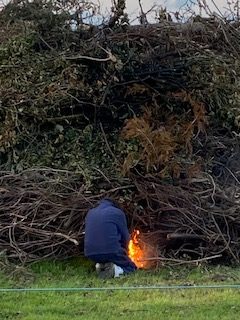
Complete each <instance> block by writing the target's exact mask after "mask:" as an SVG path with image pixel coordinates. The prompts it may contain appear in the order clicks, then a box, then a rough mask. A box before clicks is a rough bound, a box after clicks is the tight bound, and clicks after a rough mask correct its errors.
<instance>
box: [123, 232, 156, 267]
mask: <svg viewBox="0 0 240 320" xmlns="http://www.w3.org/2000/svg"><path fill="white" fill-rule="evenodd" d="M128 256H129V258H130V259H131V260H132V261H133V262H134V263H135V264H136V266H137V267H138V269H150V268H153V267H154V265H155V262H154V261H153V260H152V258H153V257H156V256H157V254H156V249H155V248H154V247H153V246H152V245H151V244H150V243H147V242H146V241H144V239H143V236H142V234H141V232H140V231H139V230H134V231H133V232H132V234H131V240H130V242H129V245H128ZM149 259H150V260H149Z"/></svg>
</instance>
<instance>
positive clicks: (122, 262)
mask: <svg viewBox="0 0 240 320" xmlns="http://www.w3.org/2000/svg"><path fill="white" fill-rule="evenodd" d="M88 258H89V259H90V260H92V261H94V262H95V263H107V262H112V263H114V264H116V265H117V266H119V267H121V268H122V269H123V271H124V273H130V272H133V271H135V270H136V269H137V267H136V265H135V264H134V263H133V262H132V260H131V259H130V258H129V257H128V256H127V255H125V254H124V253H119V254H116V253H108V254H96V255H92V256H88Z"/></svg>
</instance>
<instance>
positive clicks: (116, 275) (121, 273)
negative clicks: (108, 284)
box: [114, 264, 124, 278]
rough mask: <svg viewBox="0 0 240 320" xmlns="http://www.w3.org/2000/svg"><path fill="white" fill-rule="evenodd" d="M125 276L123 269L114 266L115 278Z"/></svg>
mask: <svg viewBox="0 0 240 320" xmlns="http://www.w3.org/2000/svg"><path fill="white" fill-rule="evenodd" d="M123 274H124V271H123V269H122V268H121V267H119V266H117V265H116V264H115V265H114V278H119V277H120V276H121V275H123Z"/></svg>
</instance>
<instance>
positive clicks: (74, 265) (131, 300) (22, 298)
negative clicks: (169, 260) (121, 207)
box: [0, 259, 240, 320]
mask: <svg viewBox="0 0 240 320" xmlns="http://www.w3.org/2000/svg"><path fill="white" fill-rule="evenodd" d="M239 279H240V268H235V269H233V268H227V267H215V268H207V267H205V268H200V267H199V268H183V267H182V268H171V269H170V268H163V269H160V270H158V271H151V272H150V271H138V272H136V273H135V274H133V275H131V276H128V277H123V278H121V279H113V280H108V281H102V280H99V279H97V278H96V276H95V273H94V269H93V266H92V265H91V264H89V263H88V262H86V261H84V260H81V259H75V260H71V261H64V262H41V263H38V264H33V265H32V266H31V267H30V270H28V271H25V270H23V269H21V268H17V269H14V271H13V272H11V276H10V277H9V276H7V275H6V274H4V273H0V287H89V286H90V287H101V286H110V287H111V286H133V285H135V286H136V285H161V284H227V283H234V284H236V283H239V282H240V281H239ZM239 312H240V290H229V289H224V290H223V289H217V290H212V289H208V290H205V289H199V290H196V289H189V290H185V291H184V290H176V291H170V290H164V291H161V290H155V291H150V290H140V291H111V290H108V291H104V292H100V291H96V292H41V293H36V292H31V293H1V299H0V319H1V320H5V319H8V320H10V319H16V320H18V319H21V320H43V319H44V320H58V319H59V320H63V319H64V320H68V319H70V320H75V319H104V320H105V319H131V320H135V319H138V320H140V319H169V320H173V319H174V320H180V319H191V320H195V319H198V320H203V319H204V320H205V319H210V320H215V319H216V320H219V319H227V320H231V319H234V320H235V319H240V316H239Z"/></svg>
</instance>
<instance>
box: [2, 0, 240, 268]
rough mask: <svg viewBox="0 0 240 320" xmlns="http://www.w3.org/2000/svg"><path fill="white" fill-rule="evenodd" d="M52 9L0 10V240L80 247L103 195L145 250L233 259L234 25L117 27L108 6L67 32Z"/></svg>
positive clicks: (35, 5) (7, 244) (51, 249)
mask: <svg viewBox="0 0 240 320" xmlns="http://www.w3.org/2000/svg"><path fill="white" fill-rule="evenodd" d="M119 4H121V2H119ZM56 6H57V5H56V4H54V3H51V2H41V1H33V2H31V3H28V2H25V1H19V2H15V3H10V4H9V5H7V6H6V7H5V8H4V10H2V12H1V13H0V25H1V33H0V42H1V45H0V59H1V65H0V70H1V73H0V97H1V98H0V120H1V127H0V168H1V177H0V185H1V188H0V248H1V249H2V250H3V249H6V250H7V253H8V254H9V255H10V256H11V257H15V258H16V257H17V258H20V259H21V260H22V261H29V260H35V259H39V258H43V257H50V256H55V257H66V256H70V255H75V254H80V253H82V245H83V232H84V216H85V214H86V212H87V210H88V209H89V208H90V207H91V206H92V205H94V204H95V203H96V201H97V200H99V199H100V198H102V197H104V196H112V197H114V198H116V199H117V200H118V199H119V198H121V199H122V202H123V203H122V205H123V207H124V209H125V210H126V212H127V214H128V218H129V225H130V227H131V228H132V229H133V228H136V227H137V228H138V229H140V230H141V231H142V232H143V234H144V239H145V241H148V242H149V243H151V244H154V246H155V248H156V249H157V252H158V256H160V257H165V258H166V257H168V258H174V259H178V258H181V259H186V260H189V259H198V258H206V257H209V256H217V257H221V259H222V261H225V262H226V261H229V262H232V263H236V262H239V259H240V252H239V241H240V208H239V195H240V191H239V190H240V189H239V187H240V185H239V180H240V164H239V157H240V149H239V142H240V139H239V134H238V132H239V121H240V80H239V79H240V78H239V75H240V58H239V54H240V29H239V24H238V23H230V22H227V21H224V20H221V19H218V18H216V17H213V18H209V19H202V18H199V17H197V18H196V19H195V20H194V19H193V20H191V21H189V22H187V23H180V22H179V23H174V22H168V21H160V23H158V24H156V25H146V26H128V25H126V23H125V22H124V21H123V20H124V19H125V21H126V17H125V16H123V17H124V19H122V20H121V19H120V18H119V16H120V15H121V10H120V11H119V7H118V10H117V9H116V11H115V13H114V15H113V17H112V18H111V19H110V22H109V25H104V26H103V27H96V26H89V25H88V26H87V25H84V24H83V23H78V27H77V29H76V30H74V31H73V30H72V29H71V26H70V23H69V21H71V17H70V14H69V13H68V12H69V11H64V10H62V9H61V8H60V7H59V4H58V7H56ZM66 12H67V13H66ZM119 12H120V13H119ZM118 15H119V16H118ZM121 16H122V15H121ZM123 22H124V23H123ZM44 168H45V169H44ZM46 168H49V169H46Z"/></svg>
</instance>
